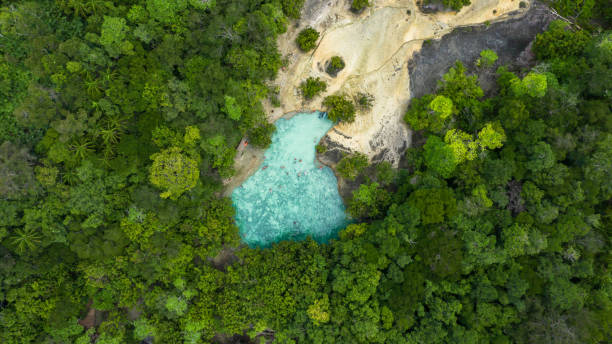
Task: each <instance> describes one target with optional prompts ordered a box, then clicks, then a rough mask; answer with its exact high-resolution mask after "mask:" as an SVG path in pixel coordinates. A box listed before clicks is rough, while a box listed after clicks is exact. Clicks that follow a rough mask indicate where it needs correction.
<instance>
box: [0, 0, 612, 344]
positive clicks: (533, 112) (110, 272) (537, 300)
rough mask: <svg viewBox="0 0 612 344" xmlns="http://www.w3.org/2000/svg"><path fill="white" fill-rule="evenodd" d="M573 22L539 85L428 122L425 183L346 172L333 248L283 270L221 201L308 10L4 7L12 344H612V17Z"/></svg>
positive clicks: (510, 80)
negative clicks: (239, 148)
mask: <svg viewBox="0 0 612 344" xmlns="http://www.w3.org/2000/svg"><path fill="white" fill-rule="evenodd" d="M572 3H573V2H571V1H569V0H568V1H565V2H555V3H554V5H555V6H556V7H557V9H558V11H559V12H561V13H562V14H563V15H566V16H569V17H572V19H575V20H578V24H579V25H578V24H569V23H567V22H565V21H555V22H553V23H552V24H551V25H550V27H549V29H548V30H547V31H546V32H545V33H542V34H540V35H538V37H537V38H536V40H535V43H534V45H533V51H534V53H535V56H536V57H537V63H536V64H535V66H534V67H533V68H531V69H530V70H516V69H513V68H512V66H499V65H498V64H497V63H496V58H494V56H495V57H496V55H494V53H495V52H492V51H487V52H483V54H482V57H481V60H479V61H474V66H473V67H474V68H472V69H469V68H467V67H466V66H465V65H463V64H461V63H457V64H456V65H455V66H454V67H453V68H451V69H450V70H449V71H448V72H447V73H446V74H445V75H444V78H443V79H442V80H441V81H440V84H439V87H438V89H437V91H436V93H435V94H431V95H425V96H423V97H421V98H417V99H412V100H411V104H410V107H409V108H408V109H407V111H406V115H405V120H406V123H407V124H408V125H409V126H410V127H411V128H412V129H413V130H415V133H414V137H415V139H414V142H413V146H412V147H411V148H409V149H408V150H407V152H406V160H407V162H408V163H407V165H408V166H409V168H407V169H402V170H394V169H392V168H391V167H390V165H389V164H384V163H383V164H379V165H378V166H376V167H375V168H367V166H366V165H367V159H364V157H363V156H361V155H358V154H356V155H351V156H348V157H347V158H346V160H344V162H343V163H342V164H341V165H340V168H339V170H340V173H341V175H342V176H344V177H345V178H348V179H351V180H352V179H355V178H357V177H358V176H361V179H364V180H365V182H364V183H363V184H361V185H360V186H359V188H358V189H357V190H356V191H355V192H354V194H353V198H352V199H351V200H350V201H349V204H348V206H347V210H348V212H349V214H350V215H351V216H352V217H353V218H354V219H356V221H355V222H354V223H353V224H350V225H348V226H347V228H346V229H344V230H342V231H341V232H340V234H339V238H338V239H337V240H332V241H331V242H330V243H328V244H318V243H316V242H314V241H312V240H306V241H300V242H281V243H279V244H276V245H274V246H273V247H272V248H269V249H251V248H247V247H244V246H241V245H240V238H239V235H238V229H237V228H236V226H235V223H234V219H233V216H234V209H233V207H232V205H231V201H230V200H229V199H227V198H223V197H220V196H219V195H220V193H219V191H220V190H221V188H222V180H223V179H224V178H227V177H229V176H231V175H232V173H233V166H232V165H233V159H234V155H235V147H236V145H237V144H238V143H239V142H240V140H241V139H242V138H243V137H247V138H248V139H249V142H252V143H253V144H256V145H259V146H261V147H266V146H267V145H269V144H270V136H271V134H272V133H273V131H274V126H273V125H271V124H269V123H267V121H266V116H265V113H264V111H263V107H262V105H261V100H262V99H265V98H266V97H269V96H273V93H274V89H273V88H272V87H270V86H269V84H268V83H267V81H268V80H270V79H272V78H274V76H275V74H276V71H277V70H278V69H279V68H280V67H281V66H282V65H283V58H282V56H280V54H279V52H278V49H277V45H276V38H277V36H278V35H279V34H281V33H283V32H285V30H286V28H287V25H289V22H290V20H291V18H298V17H299V12H300V9H301V7H302V4H303V1H292V0H271V1H262V0H208V1H206V0H174V1H166V0H146V1H145V0H131V1H130V0H123V1H121V0H116V1H104V0H55V1H52V0H40V1H13V2H8V3H4V4H3V5H2V7H0V54H1V58H0V342H1V343H7V344H8V343H10V344H13V343H79V344H86V343H97V344H115V343H210V342H215V343H218V342H235V343H239V342H243V343H247V342H264V341H270V340H274V342H275V343H605V342H607V341H609V340H610V338H612V273H611V271H610V262H611V258H612V257H611V252H612V250H611V245H610V238H611V234H612V233H611V230H612V202H611V198H612V116H611V112H610V110H611V106H612V94H611V93H610V92H611V91H610V85H612V69H611V67H612V34H611V33H610V32H606V31H605V29H606V27H607V26H608V25H609V24H610V22H609V20H610V14H609V13H610V12H609V9H610V7H606V6H605V1H603V2H595V1H590V2H589V1H584V2H583V1H579V2H575V4H574V5H572ZM597 9H601V10H597ZM594 14H595V15H596V16H594V17H593V15H594ZM356 39H358V38H356ZM468 70H474V71H475V73H476V74H474V75H471V73H469V72H468ZM478 73H482V74H489V75H495V78H496V86H495V87H494V89H493V90H489V91H488V92H485V91H483V89H482V88H481V86H480V84H479V82H478V76H477V74H478ZM315 86H317V87H319V88H320V87H323V86H321V85H315ZM330 102H331V101H330ZM339 102H340V101H339V100H337V101H336V103H339ZM337 107H338V108H339V109H340V107H339V106H337ZM349 112H350V114H351V116H350V117H354V109H353V111H349ZM347 113H348V112H347ZM321 149H323V148H321ZM220 253H221V254H220ZM228 257H230V258H231V259H229V258H228Z"/></svg>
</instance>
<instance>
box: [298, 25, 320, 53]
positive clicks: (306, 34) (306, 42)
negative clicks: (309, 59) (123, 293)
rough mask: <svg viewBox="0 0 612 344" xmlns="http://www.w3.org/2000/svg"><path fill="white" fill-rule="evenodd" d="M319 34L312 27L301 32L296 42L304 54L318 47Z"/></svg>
mask: <svg viewBox="0 0 612 344" xmlns="http://www.w3.org/2000/svg"><path fill="white" fill-rule="evenodd" d="M318 39H319V32H318V31H317V30H315V29H313V28H311V27H307V28H305V29H303V30H302V31H300V33H299V34H298V36H297V38H296V42H297V44H298V46H299V47H300V49H301V50H302V51H304V52H306V51H310V50H312V49H314V48H315V47H316V46H317V40H318Z"/></svg>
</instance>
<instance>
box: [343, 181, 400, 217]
mask: <svg viewBox="0 0 612 344" xmlns="http://www.w3.org/2000/svg"><path fill="white" fill-rule="evenodd" d="M389 201H390V197H389V194H388V193H387V192H386V191H385V190H384V189H382V188H380V186H379V185H378V183H376V182H374V183H370V184H361V185H359V189H357V190H356V191H353V198H351V201H350V202H349V205H348V209H347V211H348V213H349V214H350V215H351V216H352V217H354V218H357V219H358V218H376V217H378V216H380V215H381V214H383V211H384V210H385V208H386V207H387V206H388V205H389Z"/></svg>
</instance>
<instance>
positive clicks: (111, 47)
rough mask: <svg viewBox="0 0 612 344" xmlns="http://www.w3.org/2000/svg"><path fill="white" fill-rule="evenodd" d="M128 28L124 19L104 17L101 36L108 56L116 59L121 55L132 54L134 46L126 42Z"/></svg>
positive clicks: (101, 42)
mask: <svg viewBox="0 0 612 344" xmlns="http://www.w3.org/2000/svg"><path fill="white" fill-rule="evenodd" d="M127 32H128V26H127V25H126V20H125V19H124V18H117V17H108V16H105V17H104V22H103V23H102V30H101V34H100V44H102V46H104V48H105V49H106V51H107V52H108V54H109V55H110V56H111V57H113V58H116V57H118V56H119V55H120V54H128V55H129V54H131V53H132V49H133V47H134V46H133V44H132V43H131V42H130V41H128V40H126V35H127Z"/></svg>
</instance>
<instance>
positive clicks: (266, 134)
mask: <svg viewBox="0 0 612 344" xmlns="http://www.w3.org/2000/svg"><path fill="white" fill-rule="evenodd" d="M275 130H276V127H275V126H274V124H272V123H265V124H262V125H260V126H258V127H255V128H253V129H252V130H251V131H250V132H249V141H250V142H251V143H252V144H254V145H255V146H257V147H262V148H266V147H268V146H269V145H270V144H271V143H272V134H274V131H275Z"/></svg>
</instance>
